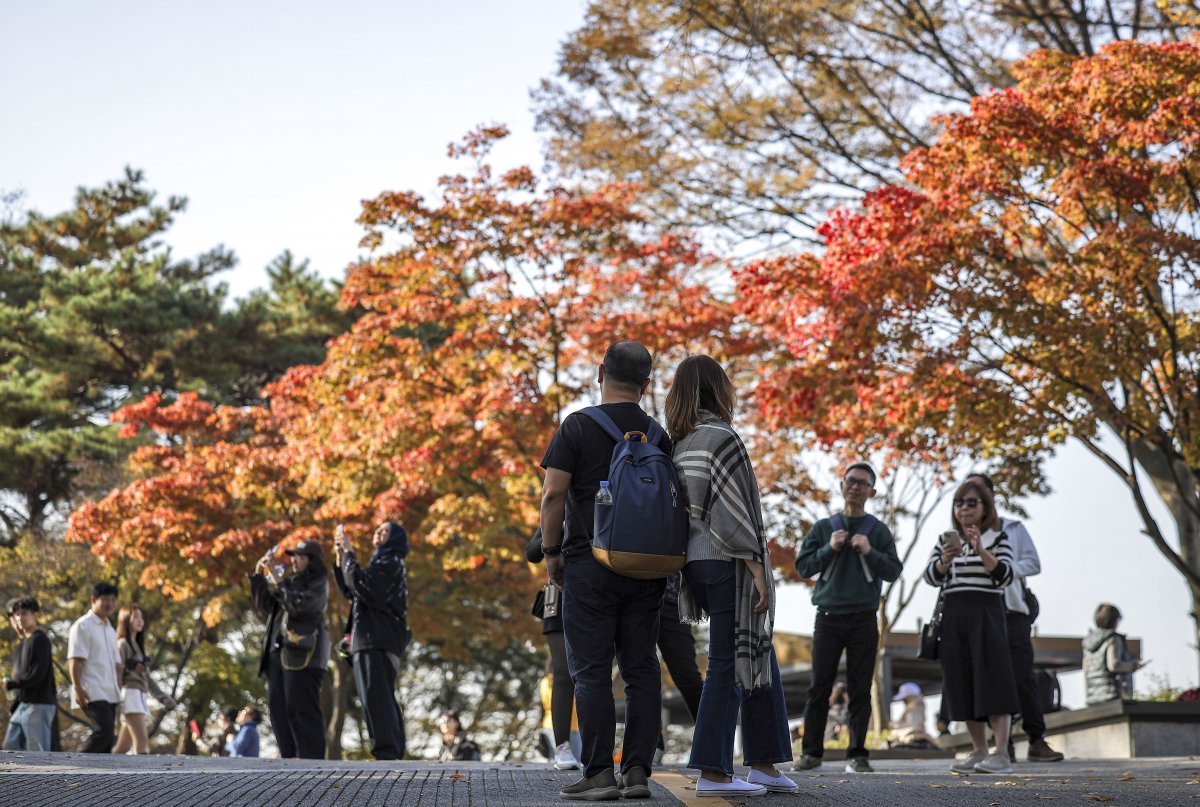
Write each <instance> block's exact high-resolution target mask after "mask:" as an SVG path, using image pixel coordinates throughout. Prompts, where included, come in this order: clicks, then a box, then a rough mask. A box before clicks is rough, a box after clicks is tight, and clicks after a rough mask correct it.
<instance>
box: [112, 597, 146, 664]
mask: <svg viewBox="0 0 1200 807" xmlns="http://www.w3.org/2000/svg"><path fill="white" fill-rule="evenodd" d="M135 611H136V612H138V613H140V614H141V615H142V629H141V630H140V631H138V632H137V633H134V632H133V625H131V624H130V622H132V621H133V614H134V612H135ZM145 622H146V612H145V611H143V610H142V609H141V608H138V607H137V606H136V605H134V604H133V603H130V604H129V605H126V606H123V607H122V608H121V612H120V613H119V614H117V638H118V639H125V640H126V641H128V642H129V643H130V644H131V645H133V646H134V647H136V648H137V649H138V651H139V652H140V653H141V654H142V655H143V656H144V655H146V647H145V645H144V642H145V638H144V637H145V634H146V624H145Z"/></svg>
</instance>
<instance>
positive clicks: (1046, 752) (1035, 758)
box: [1026, 738, 1063, 762]
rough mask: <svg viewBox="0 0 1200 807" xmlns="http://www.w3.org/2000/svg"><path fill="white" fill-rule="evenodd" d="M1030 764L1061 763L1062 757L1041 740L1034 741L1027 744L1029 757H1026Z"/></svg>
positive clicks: (1060, 753)
mask: <svg viewBox="0 0 1200 807" xmlns="http://www.w3.org/2000/svg"><path fill="white" fill-rule="evenodd" d="M1026 759H1028V760H1029V761H1030V762H1062V761H1063V755H1062V752H1060V751H1055V750H1054V749H1053V748H1051V747H1050V745H1049V744H1048V743H1047V742H1046V740H1045V739H1044V738H1043V739H1041V740H1034V741H1033V742H1031V743H1030V744H1029V755H1028V756H1027V757H1026Z"/></svg>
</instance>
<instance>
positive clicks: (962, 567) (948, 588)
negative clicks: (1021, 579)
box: [925, 530, 1013, 596]
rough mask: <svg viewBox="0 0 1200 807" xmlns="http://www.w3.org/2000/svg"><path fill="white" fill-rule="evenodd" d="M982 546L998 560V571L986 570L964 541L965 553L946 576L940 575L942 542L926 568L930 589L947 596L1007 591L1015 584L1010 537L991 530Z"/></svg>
mask: <svg viewBox="0 0 1200 807" xmlns="http://www.w3.org/2000/svg"><path fill="white" fill-rule="evenodd" d="M981 543H982V544H983V545H984V546H985V547H987V548H988V551H990V552H991V553H992V554H993V555H995V556H996V560H997V561H998V563H997V564H996V568H995V569H992V571H990V572H989V571H988V570H987V569H985V568H984V567H983V558H981V557H980V556H979V555H978V554H976V553H975V551H974V550H973V549H971V545H970V544H968V543H967V542H966V541H963V553H962V554H961V555H959V556H958V557H956V558H955V559H954V560H953V561H952V562H951V563H950V568H949V569H947V570H946V574H944V575H942V574H938V571H937V563H938V561H939V560H941V559H942V541H941V540H940V539H939V540H938V545H937V546H936V547H934V550H933V554H932V555H931V556H930V558H929V564H928V565H927V566H926V567H925V582H926V583H928V584H929V585H931V586H941V588H942V593H943V594H945V595H947V596H948V595H950V594H958V593H961V592H964V591H974V592H982V593H985V594H997V595H999V594H1003V593H1004V587H1005V586H1007V585H1008V584H1009V583H1011V582H1012V559H1013V554H1012V548H1011V547H1010V546H1009V545H1008V536H1007V535H1005V534H1004V533H1003V532H999V531H997V530H988V531H987V532H985V533H984V534H983V536H982V541H981Z"/></svg>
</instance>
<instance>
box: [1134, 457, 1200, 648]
mask: <svg viewBox="0 0 1200 807" xmlns="http://www.w3.org/2000/svg"><path fill="white" fill-rule="evenodd" d="M1130 453H1131V454H1132V455H1133V457H1135V458H1136V460H1137V463H1138V465H1140V466H1141V467H1142V469H1143V470H1144V471H1145V472H1146V475H1147V476H1148V477H1149V478H1150V481H1151V483H1152V484H1153V485H1154V490H1155V492H1157V493H1158V495H1159V498H1161V499H1162V502H1163V504H1164V505H1166V507H1167V510H1168V511H1169V512H1170V513H1171V517H1172V518H1173V519H1174V521H1175V535H1176V538H1177V539H1178V541H1179V551H1178V552H1175V550H1174V549H1173V548H1172V547H1171V546H1170V545H1168V544H1167V542H1166V539H1165V536H1164V535H1163V534H1162V531H1161V530H1160V529H1159V527H1158V524H1157V522H1156V521H1155V520H1154V518H1153V516H1151V514H1150V512H1149V509H1148V507H1147V506H1146V503H1145V500H1144V497H1143V496H1142V493H1141V486H1140V485H1139V483H1138V480H1137V478H1136V477H1133V476H1132V475H1131V477H1130V478H1128V479H1126V484H1127V485H1128V486H1129V488H1130V492H1131V493H1132V494H1133V497H1134V503H1135V504H1136V505H1137V508H1138V512H1139V514H1140V515H1141V517H1142V523H1143V525H1144V526H1145V532H1146V534H1147V535H1148V536H1150V538H1151V540H1153V541H1154V543H1155V545H1156V546H1157V547H1158V549H1159V551H1160V552H1162V553H1163V555H1165V556H1166V558H1167V560H1169V561H1171V564H1172V565H1173V566H1175V568H1176V569H1177V570H1178V571H1179V572H1180V573H1181V574H1182V575H1183V577H1184V580H1185V581H1186V582H1187V584H1188V590H1189V592H1190V593H1191V595H1192V622H1193V639H1194V640H1195V645H1194V646H1195V647H1196V650H1197V654H1198V655H1197V662H1198V663H1200V487H1198V485H1197V479H1196V475H1195V474H1194V473H1193V472H1192V470H1191V469H1190V468H1189V467H1188V466H1187V464H1186V463H1185V462H1184V461H1183V460H1182V459H1179V458H1178V457H1177V456H1171V455H1168V454H1167V453H1165V452H1164V451H1163V450H1162V448H1161V447H1159V446H1158V445H1155V444H1153V443H1151V442H1149V441H1147V440H1137V441H1134V442H1132V444H1131V445H1130ZM1198 669H1200V667H1198Z"/></svg>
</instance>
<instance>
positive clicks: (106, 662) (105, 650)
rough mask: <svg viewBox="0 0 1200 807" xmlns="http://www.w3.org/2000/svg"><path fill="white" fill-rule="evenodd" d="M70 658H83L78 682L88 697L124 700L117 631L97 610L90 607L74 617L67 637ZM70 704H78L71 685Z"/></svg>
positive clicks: (75, 705)
mask: <svg viewBox="0 0 1200 807" xmlns="http://www.w3.org/2000/svg"><path fill="white" fill-rule="evenodd" d="M67 658H69V659H72V658H79V659H83V660H84V662H85V663H84V665H83V677H82V680H81V681H79V685H80V687H82V688H83V691H84V692H85V693H87V696H88V699H89V700H94V701H108V702H109V703H120V702H121V685H120V684H119V683H118V682H117V666H118V665H119V664H120V663H121V656H120V654H119V653H118V652H117V632H116V631H115V630H114V629H113V626H112V625H111V624H110V623H109V621H108V620H107V619H101V618H100V617H98V616H96V612H95V611H88V612H87V613H86V614H84V615H83V616H81V617H79V619H77V620H75V624H73V625H71V635H70V638H69V639H68V640H67ZM71 705H72V706H74V707H75V708H79V703H78V702H77V701H76V700H75V688H74V687H71Z"/></svg>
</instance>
